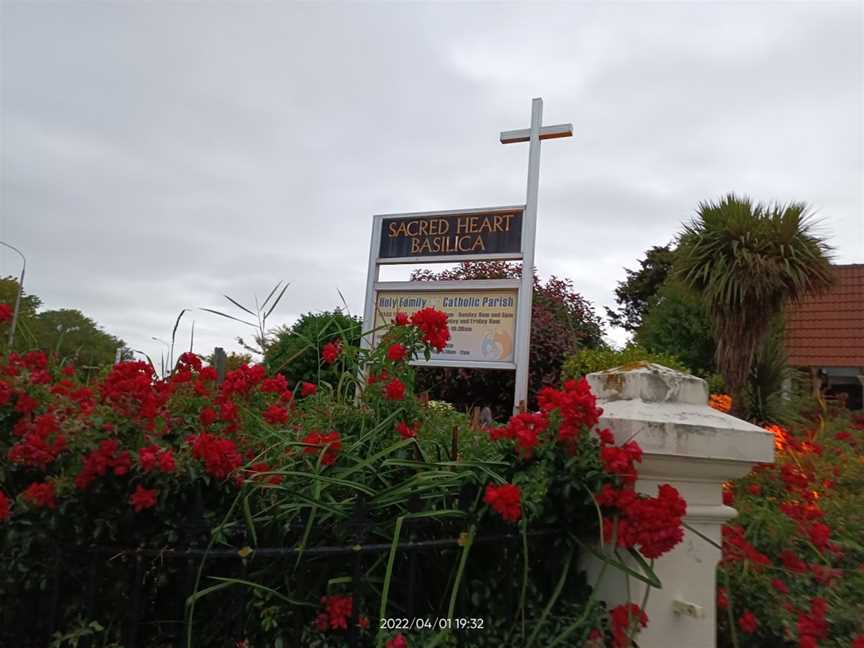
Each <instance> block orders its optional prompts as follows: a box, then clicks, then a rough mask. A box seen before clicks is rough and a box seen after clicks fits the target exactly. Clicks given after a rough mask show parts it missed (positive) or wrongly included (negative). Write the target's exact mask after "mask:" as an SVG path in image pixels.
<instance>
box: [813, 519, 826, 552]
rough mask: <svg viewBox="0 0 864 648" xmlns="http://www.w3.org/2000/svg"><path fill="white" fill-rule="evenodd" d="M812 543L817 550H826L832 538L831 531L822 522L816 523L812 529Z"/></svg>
mask: <svg viewBox="0 0 864 648" xmlns="http://www.w3.org/2000/svg"><path fill="white" fill-rule="evenodd" d="M808 533H809V536H810V542H812V543H813V544H814V545H815V546H816V548H817V549H825V548H826V547H827V546H828V540H829V539H830V537H831V529H830V528H828V527H827V526H826V525H824V524H822V523H821V522H816V523H815V524H813V525H812V526H811V527H810V530H809V532H808Z"/></svg>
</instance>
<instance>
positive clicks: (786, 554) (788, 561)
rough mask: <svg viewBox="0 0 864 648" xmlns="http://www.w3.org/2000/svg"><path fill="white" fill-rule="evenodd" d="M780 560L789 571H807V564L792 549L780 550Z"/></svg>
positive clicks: (801, 572)
mask: <svg viewBox="0 0 864 648" xmlns="http://www.w3.org/2000/svg"><path fill="white" fill-rule="evenodd" d="M724 528H725V527H724ZM780 562H782V563H783V566H784V567H785V568H786V569H788V570H789V571H793V572H796V573H798V574H806V573H807V564H806V563H805V562H804V561H803V560H801V559H800V558H799V557H798V556H796V555H795V553H794V552H793V551H792V550H791V549H784V550H783V551H781V552H780Z"/></svg>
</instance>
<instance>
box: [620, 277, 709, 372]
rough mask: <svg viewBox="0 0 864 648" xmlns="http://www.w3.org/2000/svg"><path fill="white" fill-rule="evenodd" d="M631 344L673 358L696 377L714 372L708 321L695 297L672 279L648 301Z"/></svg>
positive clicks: (699, 297) (690, 291)
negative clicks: (633, 341)
mask: <svg viewBox="0 0 864 648" xmlns="http://www.w3.org/2000/svg"><path fill="white" fill-rule="evenodd" d="M634 339H635V341H636V343H637V344H639V345H641V346H643V347H645V348H646V349H648V350H649V351H652V352H654V353H667V354H672V355H674V356H677V357H678V358H679V359H680V360H681V361H682V362H683V363H684V364H685V365H687V367H689V368H690V370H691V371H692V372H693V373H695V374H696V375H698V376H702V377H703V378H707V377H708V376H709V375H711V374H713V373H714V371H715V369H714V347H715V344H714V337H713V335H712V334H711V320H710V319H709V318H708V312H707V311H706V309H705V304H704V303H703V302H702V298H701V296H700V295H699V294H697V293H695V292H694V291H692V290H690V289H689V288H687V287H686V286H684V285H683V284H682V283H681V282H679V281H675V280H674V279H667V280H666V281H665V282H664V283H663V285H662V286H660V289H659V290H658V291H657V294H656V295H654V296H653V297H651V299H650V300H649V301H648V307H647V309H646V310H645V312H644V314H643V315H642V322H641V324H640V326H639V328H638V330H637V331H636V335H635V338H634Z"/></svg>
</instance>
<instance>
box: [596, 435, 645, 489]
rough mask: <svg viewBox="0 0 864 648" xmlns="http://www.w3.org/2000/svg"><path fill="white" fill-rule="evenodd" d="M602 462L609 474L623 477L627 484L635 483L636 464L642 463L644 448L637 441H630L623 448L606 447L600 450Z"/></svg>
mask: <svg viewBox="0 0 864 648" xmlns="http://www.w3.org/2000/svg"><path fill="white" fill-rule="evenodd" d="M600 460H601V461H602V462H603V467H604V468H605V469H606V471H607V472H609V473H611V474H612V475H615V476H618V477H621V478H622V479H624V481H625V483H628V482H634V481H636V468H635V466H634V464H636V463H639V462H641V461H642V448H640V447H639V444H637V443H636V442H635V441H628V442H627V443H625V444H624V445H623V446H621V447H616V446H606V447H604V448H601V449H600Z"/></svg>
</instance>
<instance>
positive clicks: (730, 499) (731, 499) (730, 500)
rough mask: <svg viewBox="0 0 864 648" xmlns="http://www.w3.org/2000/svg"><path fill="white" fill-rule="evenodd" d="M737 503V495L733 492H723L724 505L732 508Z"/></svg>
mask: <svg viewBox="0 0 864 648" xmlns="http://www.w3.org/2000/svg"><path fill="white" fill-rule="evenodd" d="M734 503H735V494H734V493H733V492H732V491H731V490H724V491H723V504H725V505H726V506H732V505H733V504H734Z"/></svg>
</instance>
